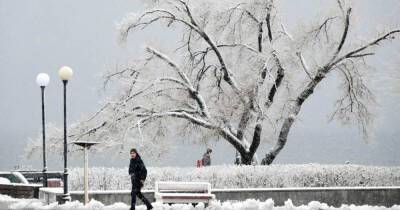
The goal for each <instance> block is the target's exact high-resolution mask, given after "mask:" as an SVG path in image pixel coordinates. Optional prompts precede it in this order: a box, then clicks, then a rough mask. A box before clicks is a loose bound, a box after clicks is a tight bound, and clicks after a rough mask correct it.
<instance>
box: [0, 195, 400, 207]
mask: <svg viewBox="0 0 400 210" xmlns="http://www.w3.org/2000/svg"><path fill="white" fill-rule="evenodd" d="M153 206H154V210H205V209H207V210H319V209H321V210H322V209H323V210H386V209H391V210H400V206H399V205H395V206H392V207H391V208H386V207H383V206H367V205H364V206H355V205H342V206H341V207H340V208H334V207H331V206H328V205H327V204H325V203H320V202H318V201H312V202H310V203H309V204H308V205H302V206H295V205H293V203H292V201H291V200H290V199H289V200H287V201H286V202H285V205H284V206H279V207H278V206H275V205H274V201H273V200H271V199H268V200H266V201H264V202H262V201H258V200H254V199H248V200H246V201H244V202H223V203H221V202H219V201H215V202H212V203H210V205H209V206H208V207H207V208H206V207H205V205H204V204H203V203H200V204H198V205H197V206H192V205H191V204H174V205H171V206H169V205H167V204H161V203H153ZM0 207H1V209H2V210H3V209H7V210H16V209H18V210H28V209H29V210H67V209H68V210H70V209H74V210H128V209H129V206H127V205H126V204H123V203H115V204H113V205H110V206H105V205H103V204H102V203H100V202H98V201H96V200H91V201H90V202H89V203H88V204H87V205H86V206H85V205H83V204H82V203H79V202H78V201H73V202H67V203H66V204H63V205H58V204H57V203H52V204H50V205H45V204H43V203H41V202H40V201H39V200H27V199H14V198H11V197H9V196H5V195H1V194H0ZM136 209H138V210H146V207H145V206H144V205H142V206H137V207H136Z"/></svg>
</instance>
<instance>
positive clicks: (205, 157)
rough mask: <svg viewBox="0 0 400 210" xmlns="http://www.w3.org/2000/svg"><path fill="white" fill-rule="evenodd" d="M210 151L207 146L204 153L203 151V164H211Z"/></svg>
mask: <svg viewBox="0 0 400 210" xmlns="http://www.w3.org/2000/svg"><path fill="white" fill-rule="evenodd" d="M211 152H212V150H211V149H210V148H208V149H207V151H206V153H204V155H203V159H201V161H202V163H203V166H210V165H211Z"/></svg>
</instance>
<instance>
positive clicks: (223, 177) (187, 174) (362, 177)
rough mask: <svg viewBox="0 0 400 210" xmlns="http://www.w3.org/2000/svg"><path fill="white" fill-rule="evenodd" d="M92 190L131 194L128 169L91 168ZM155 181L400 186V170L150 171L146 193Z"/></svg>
mask: <svg viewBox="0 0 400 210" xmlns="http://www.w3.org/2000/svg"><path fill="white" fill-rule="evenodd" d="M69 174H70V175H69V181H70V182H69V186H70V189H71V190H82V186H83V169H81V168H73V169H71V170H70V172H69ZM89 176H90V177H89V187H90V189H91V190H129V188H130V179H129V176H128V168H100V167H98V168H91V169H90V174H89ZM155 181H207V182H210V183H211V184H212V188H218V189H225V188H276V187H278V188H281V187H285V188H286V187H338V186H350V187H355V186H400V167H376V166H361V165H320V164H305V165H271V166H240V167H238V166H233V165H231V166H212V167H205V168H194V167H193V168H176V167H162V168H161V167H149V168H148V176H147V179H146V183H145V186H144V188H145V189H152V188H154V183H155Z"/></svg>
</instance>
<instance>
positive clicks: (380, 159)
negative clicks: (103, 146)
mask: <svg viewBox="0 0 400 210" xmlns="http://www.w3.org/2000/svg"><path fill="white" fill-rule="evenodd" d="M294 2H296V3H297V4H298V5H296V4H294ZM299 2H301V4H299ZM322 2H323V1H321V0H314V1H311V0H310V1H281V2H280V6H279V7H280V8H281V9H282V16H283V17H284V18H286V19H287V20H288V21H289V24H292V25H294V24H297V22H298V21H304V20H306V19H307V15H308V14H310V13H311V14H314V13H315V14H318V13H316V12H315V11H318V7H320V6H321V5H323V4H324V3H322ZM358 2H361V1H358ZM358 6H360V7H359V8H354V9H355V10H359V11H360V13H361V14H362V15H364V17H366V18H361V19H358V20H357V24H361V25H363V26H365V30H366V31H368V28H370V29H372V30H376V29H381V28H384V27H385V26H393V25H395V26H397V28H400V21H399V19H400V18H399V16H398V14H400V6H399V2H398V1H397V0H386V1H379V4H377V1H374V0H369V1H362V4H361V3H359V4H358ZM140 9H142V6H141V5H140V2H138V1H135V0H118V1H117V0H86V1H77V0H75V1H71V0H58V1H54V0H30V1H23V0H0V72H1V74H0V145H1V146H0V170H8V169H12V168H14V166H16V165H25V166H28V165H32V166H33V167H36V168H40V166H41V160H40V159H38V158H39V157H40V156H37V157H36V159H32V160H29V161H26V160H24V159H23V158H22V156H23V155H24V147H25V145H26V144H27V142H28V138H29V137H35V136H36V135H37V134H38V133H39V132H40V128H41V112H40V108H41V107H40V88H39V87H37V85H36V83H35V77H36V75H37V74H38V73H40V72H46V73H48V74H49V75H50V77H51V81H50V85H49V87H48V88H47V90H46V94H47V95H46V101H47V109H46V111H47V120H48V122H54V123H56V124H59V125H61V123H62V83H61V82H60V81H59V79H58V76H57V71H58V69H59V68H60V67H61V66H63V65H68V66H70V67H72V68H73V69H74V72H75V75H74V78H73V79H72V80H71V81H70V83H69V89H68V90H69V102H70V103H69V104H68V105H69V113H68V115H69V122H72V121H74V120H77V119H79V118H80V116H82V115H83V114H85V113H91V112H94V111H95V110H96V109H97V108H98V107H99V99H100V98H101V97H102V94H101V91H99V89H100V85H101V82H102V80H101V73H102V72H104V71H105V70H106V69H109V68H113V67H115V66H116V65H119V64H124V63H126V62H127V59H128V58H131V57H132V56H134V55H136V54H138V53H139V51H138V50H137V49H139V48H140V47H141V46H142V44H143V41H144V40H145V38H150V39H161V40H163V41H165V40H168V39H176V37H174V36H173V34H172V35H171V34H167V33H165V32H163V31H162V29H153V30H148V31H146V32H143V33H136V34H135V36H134V38H132V37H130V38H129V45H128V46H127V47H126V48H120V47H119V46H118V45H117V42H116V27H115V25H116V23H117V22H118V21H119V20H120V19H121V18H122V17H123V16H125V15H126V14H127V13H128V12H132V11H137V10H140ZM367 34H368V33H367ZM385 46H387V49H384V50H380V51H378V52H379V53H378V54H377V59H373V60H372V63H373V64H374V65H376V66H378V67H379V68H378V70H387V69H390V68H392V66H391V65H388V63H393V62H392V61H394V60H399V56H398V53H400V39H399V40H397V41H395V42H393V43H392V44H389V45H385ZM394 52H397V54H396V53H394ZM388 61H389V62H388ZM382 81H386V80H382ZM385 85H390V84H389V83H388V84H385ZM337 86H338V84H337V82H336V80H335V78H334V77H333V76H332V77H330V78H328V79H327V81H324V82H323V84H322V85H320V87H319V88H318V89H317V91H316V92H315V94H314V96H313V97H312V98H311V100H310V101H308V102H307V103H306V104H305V105H304V107H303V110H302V112H301V114H300V120H299V121H297V122H296V124H295V126H294V128H293V129H292V130H291V133H290V135H289V139H288V143H287V146H286V147H285V148H284V150H283V151H282V152H281V154H280V155H279V156H278V158H277V159H276V163H309V162H317V163H332V164H336V163H344V162H345V161H350V162H352V163H356V164H369V165H397V166H398V165H400V152H399V151H400V130H399V123H400V114H399V112H398V110H399V109H400V105H399V104H400V100H399V95H400V94H396V91H395V90H392V89H391V88H387V89H386V88H379V87H380V86H381V85H377V87H378V91H379V95H380V96H379V97H378V99H379V101H378V102H379V106H378V108H377V116H378V120H377V122H378V123H377V125H376V132H375V135H374V138H371V139H369V140H368V141H365V140H363V139H362V137H361V136H360V135H359V133H358V131H357V129H356V128H355V127H354V126H341V125H340V123H337V122H333V123H328V122H327V119H328V116H329V114H330V113H331V111H332V108H333V103H334V100H335V95H336V94H337V92H336V88H337ZM385 87H386V86H385ZM391 91H392V92H391ZM60 143H61V142H60ZM179 145H180V146H178V147H176V148H172V149H171V152H170V153H168V154H166V155H165V157H164V158H163V160H161V161H159V162H155V161H149V162H148V163H147V164H148V165H154V166H156V165H164V166H165V165H169V166H174V165H179V166H193V165H194V164H195V161H196V159H199V158H200V156H201V155H202V153H203V150H204V149H205V146H204V145H196V146H193V145H185V144H183V145H182V144H179ZM212 146H213V147H214V153H213V163H215V164H230V163H231V162H232V157H233V153H234V151H233V150H232V147H231V146H230V145H228V144H226V143H225V142H219V143H217V144H214V145H212ZM268 148H269V145H262V146H261V147H260V152H261V154H263V153H264V152H265V151H267V150H268ZM103 156H104V155H95V156H93V158H92V165H96V166H115V167H121V166H125V165H126V164H127V161H126V158H127V155H126V154H121V155H116V157H115V158H114V159H112V160H110V159H109V158H108V156H107V157H103ZM80 158H81V157H76V158H75V159H73V160H72V162H71V166H80V165H81V162H80V161H81V159H80ZM48 162H49V165H50V167H49V168H50V170H51V169H52V168H61V167H62V162H61V160H60V158H58V157H52V158H51V160H49V161H48Z"/></svg>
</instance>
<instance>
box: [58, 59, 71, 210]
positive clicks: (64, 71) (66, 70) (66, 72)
mask: <svg viewBox="0 0 400 210" xmlns="http://www.w3.org/2000/svg"><path fill="white" fill-rule="evenodd" d="M58 75H59V76H60V78H61V80H62V82H63V84H64V194H63V196H62V200H63V202H64V203H65V202H67V201H70V200H71V197H70V195H69V193H68V168H67V167H68V165H67V163H68V162H67V152H68V147H67V84H68V80H70V79H71V78H72V75H73V71H72V69H71V68H70V67H68V66H63V67H61V68H60V70H59V71H58Z"/></svg>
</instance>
